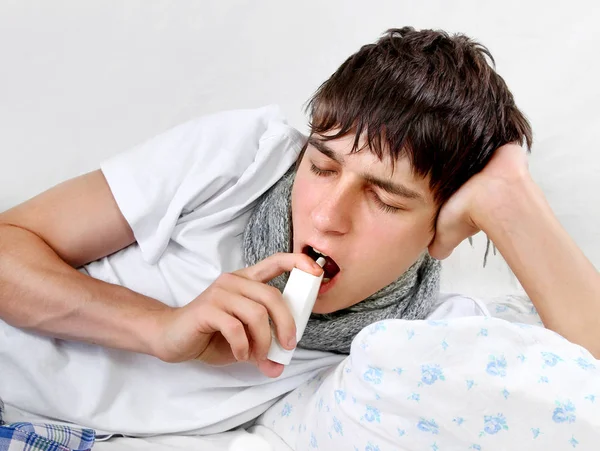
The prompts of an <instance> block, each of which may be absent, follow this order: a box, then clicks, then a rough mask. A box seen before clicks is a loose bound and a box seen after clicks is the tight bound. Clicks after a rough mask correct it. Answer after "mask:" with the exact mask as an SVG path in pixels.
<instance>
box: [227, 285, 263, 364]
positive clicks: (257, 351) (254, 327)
mask: <svg viewBox="0 0 600 451" xmlns="http://www.w3.org/2000/svg"><path fill="white" fill-rule="evenodd" d="M230 300H231V302H227V303H223V304H224V305H223V309H224V310H225V311H227V312H228V313H230V314H232V315H234V316H235V317H236V318H238V319H239V320H240V321H241V322H242V323H243V324H244V325H245V326H246V327H247V329H248V333H249V334H250V343H251V349H250V355H249V358H250V359H252V360H256V361H261V360H266V358H267V354H268V352H269V347H270V346H271V326H270V324H269V313H268V311H267V309H266V307H265V306H263V305H261V304H259V303H257V302H253V301H251V300H250V299H247V298H245V297H244V296H241V295H238V296H232V297H231V298H230Z"/></svg>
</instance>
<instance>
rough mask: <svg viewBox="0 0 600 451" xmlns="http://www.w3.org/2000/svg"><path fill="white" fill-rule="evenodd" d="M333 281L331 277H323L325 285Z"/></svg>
mask: <svg viewBox="0 0 600 451" xmlns="http://www.w3.org/2000/svg"><path fill="white" fill-rule="evenodd" d="M330 280H331V279H330V278H329V277H323V283H327V282H329V281H330Z"/></svg>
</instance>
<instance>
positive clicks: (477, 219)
mask: <svg viewBox="0 0 600 451" xmlns="http://www.w3.org/2000/svg"><path fill="white" fill-rule="evenodd" d="M530 182H531V178H530V175H529V170H528V168H527V159H526V155H525V151H524V149H523V148H522V147H520V146H518V145H515V144H507V145H505V146H502V147H500V148H499V149H498V150H496V152H495V153H494V156H493V157H492V159H491V160H490V161H489V162H488V164H487V165H486V166H485V168H484V169H483V170H482V171H481V172H480V173H478V174H476V175H474V176H473V177H471V179H470V180H469V181H467V183H465V184H464V185H463V186H462V187H461V188H460V189H459V190H458V191H457V192H456V193H455V194H454V195H453V196H452V197H451V198H450V199H449V200H448V201H447V202H446V203H445V204H444V205H443V207H442V209H441V211H440V214H439V216H438V220H437V224H436V234H435V237H434V239H433V241H432V242H431V244H430V245H429V253H430V254H431V256H432V257H434V258H437V259H439V260H442V259H445V258H447V257H449V256H450V254H451V253H452V251H453V250H454V249H455V248H456V247H457V246H458V245H459V244H460V243H461V242H462V241H463V240H465V239H466V238H469V237H470V236H473V235H475V234H476V233H477V232H479V231H480V230H482V229H484V223H485V221H483V220H482V219H483V218H484V217H485V218H488V217H489V216H490V214H489V211H488V210H489V209H492V208H498V206H500V205H507V204H510V202H508V203H507V202H506V199H501V198H502V197H504V198H506V197H507V196H512V195H518V190H519V187H520V186H522V185H524V184H527V183H530ZM483 231H484V232H486V233H487V230H483Z"/></svg>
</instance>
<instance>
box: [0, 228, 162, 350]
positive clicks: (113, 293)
mask: <svg viewBox="0 0 600 451" xmlns="http://www.w3.org/2000/svg"><path fill="white" fill-rule="evenodd" d="M168 308H169V307H167V306H166V305H164V304H163V303H161V302H159V301H157V300H155V299H152V298H149V297H146V296H143V295H141V294H138V293H135V292H133V291H131V290H128V289H126V288H123V287H121V286H118V285H112V284H109V283H105V282H102V281H100V280H96V279H93V278H91V277H89V276H86V275H85V274H82V273H80V272H79V271H77V270H76V269H74V268H72V267H71V266H69V265H68V264H66V263H65V262H64V261H63V260H61V259H60V258H59V257H58V255H57V254H56V253H55V252H53V251H52V249H51V248H50V247H49V246H48V245H47V244H46V243H45V242H44V241H43V240H41V239H40V238H38V237H37V236H36V235H34V234H33V233H30V232H28V231H26V230H23V229H20V228H17V227H12V226H0V318H1V319H2V320H3V321H5V322H7V323H8V324H11V325H13V326H15V327H19V328H23V329H28V330H32V331H35V332H38V333H41V334H44V335H49V336H52V337H56V338H63V339H69V340H76V341H84V342H88V343H96V344H99V345H102V346H106V347H112V348H118V349H125V350H130V351H135V352H142V353H147V354H152V352H153V350H152V349H151V348H152V346H151V344H150V341H151V340H150V337H151V336H152V334H153V333H154V331H155V330H156V328H157V323H158V318H159V316H160V314H161V313H162V312H163V311H165V310H167V309H168Z"/></svg>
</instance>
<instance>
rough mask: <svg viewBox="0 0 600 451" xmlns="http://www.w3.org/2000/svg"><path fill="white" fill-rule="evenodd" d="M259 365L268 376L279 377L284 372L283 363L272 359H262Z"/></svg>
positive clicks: (261, 370)
mask: <svg viewBox="0 0 600 451" xmlns="http://www.w3.org/2000/svg"><path fill="white" fill-rule="evenodd" d="M257 366H258V369H259V370H260V372H261V373H263V374H264V375H265V376H267V377H279V376H281V373H283V365H282V364H281V363H276V362H272V361H271V360H262V361H260V362H258V365H257Z"/></svg>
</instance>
